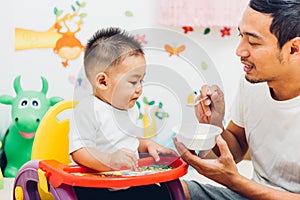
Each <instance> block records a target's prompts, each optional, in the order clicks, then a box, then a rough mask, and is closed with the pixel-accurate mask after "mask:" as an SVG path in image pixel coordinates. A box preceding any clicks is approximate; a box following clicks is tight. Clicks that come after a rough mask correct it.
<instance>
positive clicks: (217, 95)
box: [195, 85, 225, 128]
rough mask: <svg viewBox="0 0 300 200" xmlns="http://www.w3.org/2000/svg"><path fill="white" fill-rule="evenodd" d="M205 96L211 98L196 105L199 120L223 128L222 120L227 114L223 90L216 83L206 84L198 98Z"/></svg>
mask: <svg viewBox="0 0 300 200" xmlns="http://www.w3.org/2000/svg"><path fill="white" fill-rule="evenodd" d="M204 97H209V98H207V99H206V100H204V101H201V102H200V103H199V104H198V105H197V106H195V114H196V116H197V118H198V121H199V122H201V123H206V124H213V125H216V126H219V127H221V128H223V124H222V121H223V118H224V115H225V102H224V94H223V92H222V90H221V89H220V88H219V87H218V86H216V85H213V86H208V85H204V86H202V88H201V93H200V95H199V96H198V98H197V99H202V98H204Z"/></svg>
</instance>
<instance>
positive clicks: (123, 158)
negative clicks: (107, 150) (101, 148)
mask: <svg viewBox="0 0 300 200" xmlns="http://www.w3.org/2000/svg"><path fill="white" fill-rule="evenodd" d="M110 156H111V157H110V168H112V169H113V170H120V169H121V168H122V167H126V168H129V169H131V170H134V171H136V170H137V168H138V162H137V157H136V153H135V152H134V151H132V150H130V149H125V148H122V149H119V150H118V151H116V152H114V153H112V154H111V155H110Z"/></svg>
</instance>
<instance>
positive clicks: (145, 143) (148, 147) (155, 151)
mask: <svg viewBox="0 0 300 200" xmlns="http://www.w3.org/2000/svg"><path fill="white" fill-rule="evenodd" d="M138 139H139V142H140V145H139V149H138V150H139V153H149V154H150V155H151V156H152V157H153V158H154V159H155V161H159V154H166V155H173V156H178V154H177V153H176V151H174V150H173V149H170V148H167V147H164V146H162V145H160V144H158V143H156V142H154V141H153V140H150V139H146V138H138Z"/></svg>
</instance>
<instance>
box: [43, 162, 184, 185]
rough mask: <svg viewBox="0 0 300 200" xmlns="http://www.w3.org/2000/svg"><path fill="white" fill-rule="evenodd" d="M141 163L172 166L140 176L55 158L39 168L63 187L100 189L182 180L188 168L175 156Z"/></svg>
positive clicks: (53, 181) (55, 183)
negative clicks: (90, 167) (59, 160)
mask: <svg viewBox="0 0 300 200" xmlns="http://www.w3.org/2000/svg"><path fill="white" fill-rule="evenodd" d="M138 165H139V167H145V166H149V165H164V166H170V167H171V169H167V170H164V171H159V170H158V171H157V172H151V173H149V174H147V173H146V174H142V175H141V174H140V175H137V173H132V174H131V173H122V172H124V171H111V172H105V173H103V172H98V171H95V170H92V169H89V168H86V167H83V166H79V165H64V164H61V163H59V162H57V161H55V160H42V161H40V162H39V168H40V169H41V170H43V171H44V172H45V176H46V177H47V179H48V180H49V182H50V183H51V185H52V186H53V187H59V186H60V185H62V184H66V185H72V186H81V187H97V188H123V187H131V186H140V185H149V184H154V183H162V182H167V181H171V180H175V179H178V178H179V177H181V176H183V175H185V174H186V173H187V168H188V166H187V164H186V163H185V162H184V161H183V160H182V159H181V158H179V157H174V156H161V157H160V161H158V162H155V160H154V159H153V158H152V157H146V158H141V159H139V160H138ZM126 171H127V172H128V170H126Z"/></svg>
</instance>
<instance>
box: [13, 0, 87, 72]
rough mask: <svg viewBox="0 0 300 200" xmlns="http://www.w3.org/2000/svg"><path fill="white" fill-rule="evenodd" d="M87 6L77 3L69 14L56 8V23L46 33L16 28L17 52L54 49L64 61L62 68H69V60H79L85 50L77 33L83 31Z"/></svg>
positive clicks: (54, 10) (83, 3)
mask: <svg viewBox="0 0 300 200" xmlns="http://www.w3.org/2000/svg"><path fill="white" fill-rule="evenodd" d="M85 5H86V4H85V2H79V1H76V2H75V4H74V5H71V6H70V8H71V9H70V11H68V12H67V13H64V10H60V9H58V8H57V7H55V8H54V9H53V13H54V16H55V18H54V22H53V24H51V25H49V26H50V27H49V29H48V30H46V31H34V30H27V29H23V28H16V29H15V50H16V51H19V50H28V49H36V48H46V49H48V48H49V49H53V51H54V53H55V54H57V55H58V56H59V57H60V58H61V59H62V60H63V61H62V62H61V64H62V66H63V67H67V66H68V65H69V60H75V59H77V58H78V57H79V56H80V54H81V52H82V51H83V48H84V46H83V45H82V44H81V42H80V41H79V39H77V38H76V33H78V32H79V31H80V30H81V25H82V23H83V19H84V18H85V17H86V16H87V14H86V13H82V12H81V9H82V8H84V7H85ZM74 25H75V26H74ZM72 28H73V29H72Z"/></svg>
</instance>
